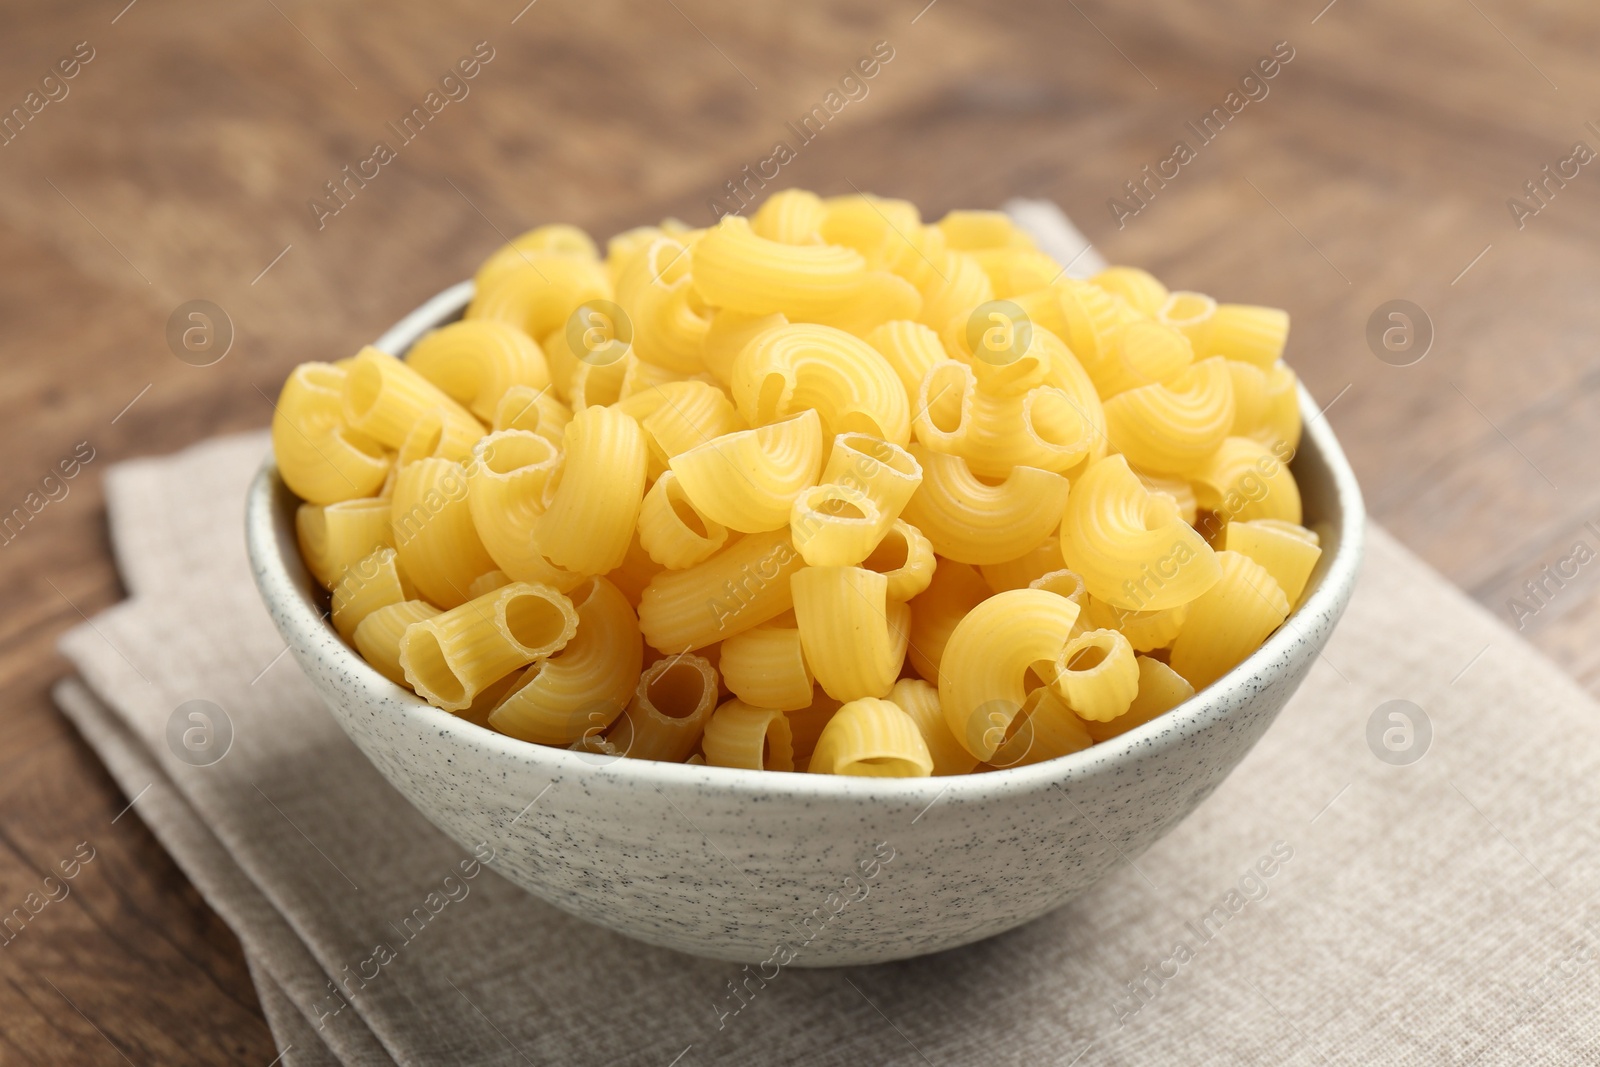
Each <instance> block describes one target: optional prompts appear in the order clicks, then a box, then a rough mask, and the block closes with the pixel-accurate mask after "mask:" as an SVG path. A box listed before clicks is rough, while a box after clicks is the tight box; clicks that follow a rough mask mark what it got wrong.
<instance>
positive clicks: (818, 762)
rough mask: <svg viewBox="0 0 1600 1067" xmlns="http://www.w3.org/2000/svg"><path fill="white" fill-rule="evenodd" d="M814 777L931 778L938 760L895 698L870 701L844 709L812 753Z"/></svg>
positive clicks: (826, 728)
mask: <svg viewBox="0 0 1600 1067" xmlns="http://www.w3.org/2000/svg"><path fill="white" fill-rule="evenodd" d="M808 770H809V771H810V772H811V773H812V774H847V775H854V776H856V777H862V778H926V777H928V776H929V775H930V774H932V773H933V756H932V755H931V754H930V753H929V752H928V743H927V742H926V741H924V740H923V739H922V733H921V731H919V730H918V729H917V724H916V723H915V722H914V721H912V719H911V716H909V715H907V714H906V713H905V712H904V711H902V710H901V709H900V707H899V706H898V705H896V704H895V703H893V702H892V701H889V700H881V699H876V698H873V697H864V698H862V699H859V700H852V701H850V702H848V703H847V704H845V705H844V706H843V707H841V708H840V709H839V710H838V711H837V712H836V713H834V716H833V718H832V719H830V720H828V725H827V726H825V727H823V728H822V736H821V737H819V738H818V739H817V747H816V749H815V750H814V751H813V752H812V753H811V765H810V767H809V768H808Z"/></svg>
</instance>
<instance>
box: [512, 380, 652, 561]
mask: <svg viewBox="0 0 1600 1067" xmlns="http://www.w3.org/2000/svg"><path fill="white" fill-rule="evenodd" d="M645 452H646V450H645V444H644V434H643V433H642V431H640V429H639V424H638V423H637V422H635V421H634V420H633V419H632V417H630V416H628V415H624V414H622V413H621V412H620V411H615V410H613V409H611V408H601V407H593V408H584V409H583V410H582V411H580V412H578V413H577V414H576V415H574V416H573V417H572V422H570V423H569V424H568V425H567V433H566V454H565V456H564V463H563V465H562V467H561V468H560V469H558V470H557V471H556V472H555V474H553V475H552V476H551V480H550V482H548V483H546V495H547V496H548V498H549V501H550V503H549V506H548V507H547V508H546V509H545V510H544V513H543V514H542V515H540V516H539V518H538V520H537V521H536V522H535V523H534V539H535V540H536V541H537V542H538V543H539V546H540V547H541V548H542V549H543V550H544V552H545V554H546V555H547V556H549V557H550V560H551V562H553V563H555V564H556V565H557V566H560V567H564V568H566V569H567V570H570V571H576V572H577V573H579V574H604V573H605V572H606V571H609V570H614V569H616V568H617V567H618V566H620V565H621V563H622V560H623V557H625V556H626V555H627V553H628V542H629V541H630V540H631V539H632V537H633V528H634V525H635V524H636V523H637V522H638V521H639V505H640V503H641V502H642V500H643V499H644V477H645V462H646V459H645ZM552 485H553V486H554V488H553V489H552V488H551V486H552Z"/></svg>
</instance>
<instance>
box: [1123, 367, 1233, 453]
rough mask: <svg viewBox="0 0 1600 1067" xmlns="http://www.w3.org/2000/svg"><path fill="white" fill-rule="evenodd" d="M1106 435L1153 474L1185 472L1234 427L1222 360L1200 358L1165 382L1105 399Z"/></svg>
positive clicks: (1230, 389) (1229, 382) (1228, 381)
mask: <svg viewBox="0 0 1600 1067" xmlns="http://www.w3.org/2000/svg"><path fill="white" fill-rule="evenodd" d="M1105 411H1106V435H1107V436H1108V437H1110V439H1111V444H1112V446H1113V447H1114V448H1116V449H1117V450H1118V451H1119V452H1121V453H1122V454H1123V455H1125V456H1127V457H1128V462H1129V463H1131V464H1133V465H1134V466H1137V467H1140V468H1142V469H1145V470H1150V471H1154V472H1156V473H1157V474H1188V473H1191V472H1193V471H1194V470H1195V469H1196V468H1198V467H1199V466H1200V465H1201V464H1202V463H1204V462H1205V461H1206V459H1208V458H1209V457H1210V456H1211V455H1212V453H1214V452H1216V450H1217V447H1218V446H1219V445H1221V444H1222V441H1223V439H1224V438H1226V437H1227V436H1228V430H1229V429H1230V428H1231V427H1232V426H1233V419H1234V406H1233V378H1232V376H1231V375H1230V374H1229V372H1228V366H1227V361H1226V360H1223V359H1216V358H1213V359H1206V360H1201V361H1200V362H1199V363H1196V364H1195V365H1194V366H1192V367H1189V368H1188V369H1187V370H1184V371H1182V372H1180V373H1179V374H1177V375H1175V376H1174V377H1173V378H1172V379H1171V380H1170V381H1168V382H1166V383H1156V384H1154V385H1142V386H1139V387H1138V388H1135V389H1129V390H1127V391H1126V392H1123V393H1118V394H1117V395H1116V396H1114V397H1112V398H1111V399H1110V400H1107V401H1106V402H1105Z"/></svg>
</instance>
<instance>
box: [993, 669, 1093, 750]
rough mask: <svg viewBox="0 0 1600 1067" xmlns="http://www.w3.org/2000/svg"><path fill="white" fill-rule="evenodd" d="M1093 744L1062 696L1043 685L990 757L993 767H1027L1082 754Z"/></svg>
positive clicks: (1085, 726) (1031, 696)
mask: <svg viewBox="0 0 1600 1067" xmlns="http://www.w3.org/2000/svg"><path fill="white" fill-rule="evenodd" d="M1092 744H1094V738H1093V737H1092V736H1090V734H1089V729H1088V726H1087V725H1086V724H1085V723H1084V721H1083V720H1082V719H1080V718H1078V716H1077V715H1076V714H1074V713H1073V711H1072V709H1071V708H1070V707H1068V706H1067V703H1066V701H1065V700H1063V699H1062V698H1061V694H1059V693H1057V692H1056V691H1054V690H1053V689H1051V688H1050V687H1049V686H1040V687H1039V688H1037V689H1035V690H1033V691H1032V692H1030V693H1029V694H1028V696H1027V699H1025V700H1024V701H1023V702H1022V712H1021V714H1019V715H1018V716H1017V717H1016V718H1015V719H1013V720H1012V722H1011V727H1010V729H1009V730H1008V731H1007V734H1006V739H1005V741H1003V742H1002V743H1001V745H1000V747H999V748H998V749H996V750H995V754H994V755H993V756H991V757H990V758H989V765H990V766H991V767H1001V768H1004V767H1027V766H1030V765H1032V764H1035V763H1043V762H1044V761H1045V760H1050V759H1057V758H1059V757H1061V756H1068V755H1071V754H1072V753H1074V752H1081V751H1083V750H1084V749H1086V748H1088V747H1089V746H1090V745H1092Z"/></svg>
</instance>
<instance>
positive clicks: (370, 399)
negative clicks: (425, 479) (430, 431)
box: [341, 345, 483, 448]
mask: <svg viewBox="0 0 1600 1067" xmlns="http://www.w3.org/2000/svg"><path fill="white" fill-rule="evenodd" d="M341 399H342V403H343V409H344V418H345V421H346V422H347V423H349V425H350V426H351V428H352V429H354V430H356V431H358V432H360V433H364V434H366V435H367V436H369V437H372V438H373V439H375V440H377V441H381V442H382V443H383V444H385V445H387V446H389V447H390V448H399V447H400V446H401V445H403V444H405V440H406V436H407V435H408V434H410V432H411V428H412V427H413V426H415V425H416V424H417V422H418V420H420V419H421V418H422V417H423V416H424V415H426V414H427V413H429V412H430V411H434V410H435V409H437V410H438V411H440V412H441V416H440V417H441V419H442V421H443V423H444V424H445V429H443V430H442V431H441V436H442V437H448V439H449V440H451V441H460V440H462V439H465V440H469V441H476V440H477V439H478V438H480V437H482V436H483V424H482V423H480V422H479V421H478V420H477V419H475V418H473V417H472V415H471V413H469V412H468V411H467V409H466V408H464V407H462V406H461V405H460V404H457V403H456V402H455V401H454V400H451V399H450V398H449V397H448V396H446V395H445V393H444V391H443V390H442V389H440V388H439V387H438V386H437V385H434V384H433V383H432V382H430V381H428V379H426V378H424V377H423V376H422V375H420V374H418V373H417V372H416V371H415V370H413V369H412V368H411V367H410V366H408V365H407V364H405V363H402V362H400V361H399V360H398V359H395V358H394V357H393V356H391V355H389V354H388V353H387V352H380V351H378V349H376V348H373V347H371V346H370V345H369V346H368V347H366V348H363V349H362V350H361V351H360V353H358V354H357V355H356V358H355V359H354V361H352V362H351V364H350V369H349V371H348V373H346V375H345V378H344V389H343V393H342V397H341Z"/></svg>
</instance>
